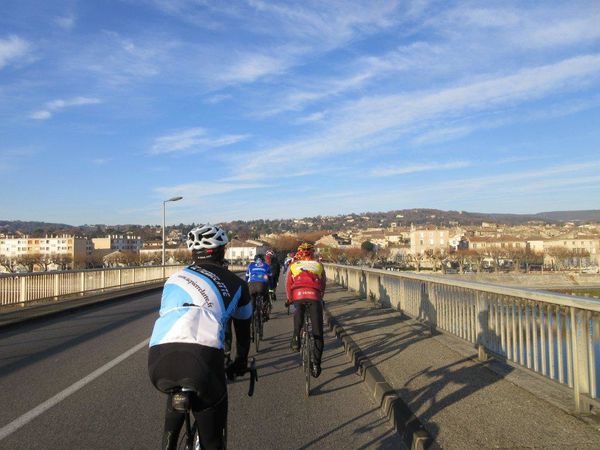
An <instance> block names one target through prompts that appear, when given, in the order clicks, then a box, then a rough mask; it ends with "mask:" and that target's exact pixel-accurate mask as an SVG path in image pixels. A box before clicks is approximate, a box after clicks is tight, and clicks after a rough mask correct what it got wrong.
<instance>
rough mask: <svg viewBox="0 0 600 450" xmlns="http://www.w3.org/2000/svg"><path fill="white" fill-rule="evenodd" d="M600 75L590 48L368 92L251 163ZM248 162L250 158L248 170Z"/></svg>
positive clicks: (297, 155)
mask: <svg viewBox="0 0 600 450" xmlns="http://www.w3.org/2000/svg"><path fill="white" fill-rule="evenodd" d="M599 78H600V54H591V55H584V56H578V57H575V58H569V59H565V60H562V61H560V62H557V63H554V64H548V65H544V66H539V67H533V68H526V69H521V70H519V71H517V72H516V73H513V74H511V75H504V76H498V77H495V78H488V79H485V80H482V81H476V82H473V83H469V84H464V85H460V86H457V87H451V88H446V89H442V90H439V91H434V92H417V93H410V94H394V95H382V96H371V97H364V98H362V99H359V100H357V101H353V102H348V103H346V104H345V105H344V106H342V107H341V108H338V109H337V110H332V111H329V113H330V116H331V119H330V120H329V121H328V123H327V124H326V128H325V129H324V130H323V131H321V132H319V133H317V134H315V135H312V136H308V137H306V138H304V139H297V138H295V139H294V140H293V141H292V142H290V143H284V144H282V145H279V146H276V147H271V148H266V149H263V150H259V151H257V152H256V153H255V154H254V156H252V157H251V158H250V163H249V164H250V166H252V165H253V164H256V165H258V164H259V163H258V161H270V163H271V164H277V165H279V166H280V167H283V168H285V167H288V166H293V165H294V164H298V163H299V162H300V161H306V160H310V159H314V158H322V157H324V156H327V155H336V154H343V153H350V152H355V151H364V150H365V149H373V148H375V147H377V146H379V145H382V144H386V143H389V142H393V141H396V140H398V139H399V138H400V137H401V136H403V135H406V134H407V133H408V132H411V131H413V132H414V130H415V129H423V128H425V129H433V128H435V127H436V126H438V125H439V122H440V121H442V122H446V121H448V120H452V119H455V118H464V117H468V116H469V115H471V114H476V113H481V112H484V111H485V112H490V111H493V112H501V111H502V110H503V109H504V108H508V107H514V106H515V105H520V104H524V103H527V102H531V101H536V100H539V99H542V98H546V97H548V96H553V95H557V94H559V93H564V92H569V91H573V90H578V89H583V88H584V87H586V86H588V85H589V84H590V83H592V82H594V81H597V80H598V79H599ZM254 161H256V163H254ZM247 168H248V164H246V165H245V167H244V169H243V170H247ZM240 171H241V169H240Z"/></svg>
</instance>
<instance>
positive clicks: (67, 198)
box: [0, 0, 600, 226]
mask: <svg viewBox="0 0 600 450" xmlns="http://www.w3.org/2000/svg"><path fill="white" fill-rule="evenodd" d="M3 10H4V14H3V15H2V16H1V17H0V30H2V31H0V117H1V118H2V120H1V121H0V136H1V141H2V142H1V143H0V188H1V189H2V191H3V192H4V193H5V195H3V196H2V198H1V199H0V211H1V214H2V215H3V216H5V217H7V219H5V220H11V221H13V220H14V221H16V220H21V221H43V222H47V223H64V224H71V223H80V224H89V223H92V224H104V225H105V224H107V223H113V224H132V225H133V224H140V225H142V226H143V225H150V224H154V223H157V224H160V223H161V222H162V202H163V201H164V200H166V199H168V198H170V197H174V196H183V200H181V201H179V202H175V203H169V204H168V205H167V206H166V219H167V224H168V225H173V224H179V223H192V222H195V223H197V222H211V223H222V222H231V221H233V220H245V221H249V220H260V219H265V220H293V219H301V218H306V217H316V216H319V215H320V216H338V215H347V214H365V213H355V212H348V211H358V210H362V211H366V212H375V211H381V212H384V211H390V210H403V209H438V210H444V211H448V210H454V211H478V212H479V211H486V210H490V209H493V210H494V211H495V212H492V213H485V212H479V213H480V214H518V215H527V214H531V215H534V214H538V213H539V212H550V211H585V210H595V209H598V203H597V199H598V198H600V175H598V169H599V168H600V160H599V158H598V154H599V146H600V129H599V128H598V126H597V124H598V123H600V27H598V23H600V9H599V8H598V6H597V2H594V1H583V0H582V1H574V2H569V3H568V4H565V3H564V2H560V1H548V2H544V3H543V4H536V3H534V4H531V3H528V4H522V2H519V1H517V0H512V1H511V0H509V1H504V2H499V1H497V2H487V3H485V5H481V4H480V3H477V2H436V1H433V0H432V1H429V0H426V1H422V0H414V1H407V2H399V1H392V2H389V1H363V0H347V1H343V2H329V3H322V2H317V1H307V2H303V3H301V4H297V3H293V2H281V3H276V4H275V3H273V4H272V3H268V2H264V1H262V0H239V1H232V2H227V3H225V4H223V3H221V2H207V3H206V4H204V5H202V4H199V3H198V2H196V1H194V0H179V1H177V2H164V1H161V0H147V1H143V2H138V3H136V2H135V1H131V0H109V1H107V2H102V4H99V3H96V2H81V1H76V0H75V1H73V0H59V1H56V2H51V3H48V2H44V1H41V0H24V1H23V0H7V1H6V2H5V4H4V8H3ZM414 204H425V205H430V206H428V207H427V208H414V207H412V205H414ZM535 211H538V212H535ZM36 217H43V218H44V219H43V220H40V219H36ZM282 217H289V219H281V218H282ZM17 218H18V219H17ZM200 219H202V220H200ZM103 221H104V223H103ZM72 226H82V225H72Z"/></svg>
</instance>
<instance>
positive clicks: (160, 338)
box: [150, 264, 252, 349]
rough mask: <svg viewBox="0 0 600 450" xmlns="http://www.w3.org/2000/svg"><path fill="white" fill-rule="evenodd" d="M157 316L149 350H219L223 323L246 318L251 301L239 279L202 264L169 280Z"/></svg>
mask: <svg viewBox="0 0 600 450" xmlns="http://www.w3.org/2000/svg"><path fill="white" fill-rule="evenodd" d="M159 314H160V317H159V318H158V320H157V321H156V323H155V324H154V330H153V331H152V336H151V338H150V347H152V346H154V345H159V344H166V343H174V342H185V343H191V344H201V345H206V346H208V347H214V348H219V349H220V348H223V339H224V337H225V331H224V330H225V328H224V327H225V324H226V323H227V321H228V320H229V319H230V318H232V317H233V318H235V319H242V320H245V319H250V318H251V317H252V302H251V301H250V295H249V293H248V285H247V284H246V283H245V282H244V281H243V280H241V279H240V278H239V277H237V276H236V275H235V274H233V273H232V272H229V271H228V270H227V269H225V268H223V267H221V266H216V265H212V264H202V265H199V266H190V267H187V268H186V269H183V270H181V271H179V272H177V273H175V274H173V275H171V276H170V277H169V279H168V280H167V282H166V283H165V287H164V289H163V293H162V300H161V305H160V313H159Z"/></svg>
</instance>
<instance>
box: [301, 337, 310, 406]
mask: <svg viewBox="0 0 600 450" xmlns="http://www.w3.org/2000/svg"><path fill="white" fill-rule="evenodd" d="M310 350H311V349H310V338H309V335H308V333H307V332H304V336H303V337H302V366H303V368H304V384H305V392H304V393H305V395H306V396H307V397H308V396H309V395H310V361H311V351H310Z"/></svg>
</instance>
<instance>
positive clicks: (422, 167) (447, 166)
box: [371, 161, 471, 177]
mask: <svg viewBox="0 0 600 450" xmlns="http://www.w3.org/2000/svg"><path fill="white" fill-rule="evenodd" d="M469 166H471V163H470V162H468V161H455V162H448V163H428V164H409V165H406V166H399V167H382V168H378V169H373V170H372V171H371V175H372V176H375V177H389V176H393V175H406V174H409V173H416V172H429V171H432V170H452V169H463V168H465V167H469Z"/></svg>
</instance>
